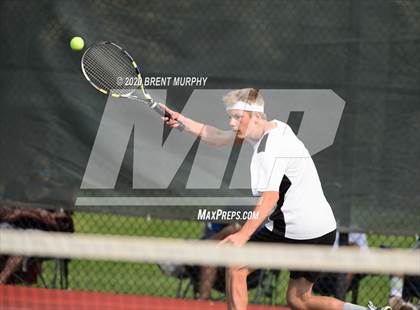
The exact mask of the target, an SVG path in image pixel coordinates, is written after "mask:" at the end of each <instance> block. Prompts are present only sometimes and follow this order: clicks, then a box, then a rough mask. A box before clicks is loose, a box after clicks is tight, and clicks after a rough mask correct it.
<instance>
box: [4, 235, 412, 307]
mask: <svg viewBox="0 0 420 310" xmlns="http://www.w3.org/2000/svg"><path fill="white" fill-rule="evenodd" d="M0 255H2V256H3V257H6V256H8V257H21V256H24V257H26V258H28V257H30V258H31V260H40V261H41V260H42V261H43V265H46V266H47V267H46V268H44V270H43V271H42V273H41V275H44V274H45V273H46V275H44V278H49V279H47V280H43V283H40V282H39V281H38V282H37V283H36V284H35V287H37V288H34V287H32V288H27V287H23V286H14V285H0V296H2V297H1V298H0V308H2V309H38V308H39V309H41V308H42V309H66V310H67V309H207V307H209V308H211V309H225V308H226V305H225V304H224V285H223V283H218V284H217V283H216V282H217V280H215V281H214V282H213V283H212V285H213V289H210V292H207V295H206V296H205V297H206V298H204V299H207V298H211V299H212V301H211V302H210V301H208V300H204V301H203V300H197V298H199V297H200V294H202V293H203V292H204V291H205V289H204V288H203V286H206V285H207V284H206V283H203V281H204V282H206V281H205V280H207V278H218V279H219V282H223V278H224V277H221V279H222V281H220V274H219V273H220V271H223V270H224V268H220V267H218V268H213V269H215V270H216V271H215V274H213V273H211V272H209V271H208V270H210V269H212V267H211V266H221V267H225V266H249V267H252V268H253V269H255V270H256V272H254V273H253V274H251V275H250V276H249V279H248V286H249V288H250V298H249V300H250V302H251V303H254V304H255V305H253V306H250V308H249V309H259V307H260V306H258V305H256V304H261V303H264V304H270V305H272V306H276V307H278V306H281V305H282V304H283V305H284V303H285V300H284V294H285V292H284V289H283V288H282V287H281V285H279V283H280V282H282V281H285V280H287V270H313V271H323V272H328V274H329V275H330V276H331V275H338V274H340V275H346V274H363V275H369V276H372V277H373V276H376V277H383V282H384V283H385V285H384V288H383V290H384V291H385V292H384V295H387V291H388V289H387V288H386V285H387V283H388V280H387V279H388V277H389V275H395V274H398V275H401V276H402V275H407V276H408V275H410V276H415V275H420V251H419V250H412V249H370V250H367V251H363V250H357V249H354V248H351V247H346V248H334V249H330V248H324V247H314V246H293V245H272V244H247V245H245V246H243V247H233V246H229V245H223V246H221V245H218V244H217V243H216V242H214V241H213V242H212V241H204V240H180V239H162V238H139V237H127V236H102V235H87V234H66V233H47V232H40V231H24V230H0ZM63 263H65V266H66V268H62V266H63ZM100 264H105V265H106V266H108V268H104V269H101V270H102V274H101V273H98V272H96V271H95V270H96V269H95V267H96V266H97V265H100ZM114 264H127V265H129V266H130V268H127V269H126V270H127V272H129V273H131V274H132V276H130V277H128V279H129V280H128V281H131V282H132V284H133V287H135V288H137V289H134V290H133V291H128V292H125V291H121V290H120V289H119V288H118V286H120V285H124V283H122V282H121V281H120V280H119V275H118V274H114V273H113V272H114V271H113V268H112V266H113V265H114ZM133 270H136V271H133ZM206 272H209V273H206ZM57 273H59V275H57ZM139 273H142V274H143V275H145V276H144V277H139V276H138V274H139ZM58 276H60V277H66V281H68V283H69V284H68V286H67V285H66V287H62V288H64V289H65V288H71V290H68V289H67V290H63V289H56V290H52V289H45V288H40V287H48V288H51V287H53V288H54V287H57V286H58V287H60V285H53V286H48V285H47V282H48V283H50V282H51V281H48V280H51V279H54V278H55V277H58ZM156 277H163V278H164V279H166V280H165V282H162V281H161V282H159V283H158V282H156ZM103 278H107V279H108V280H107V283H106V284H104V283H103V282H102V281H101V279H103ZM125 279H127V277H125ZM124 281H127V280H124ZM97 283H102V284H100V285H99V284H97ZM334 285H335V288H338V286H339V284H338V282H336V283H335V284H334ZM93 291H95V292H93ZM98 291H100V292H98ZM215 291H216V292H215ZM117 293H118V294H117ZM209 293H212V295H209ZM376 302H377V303H381V304H384V303H386V302H387V300H376ZM261 309H263V308H261ZM264 309H266V308H264Z"/></svg>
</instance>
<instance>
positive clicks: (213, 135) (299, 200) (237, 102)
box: [162, 88, 390, 310]
mask: <svg viewBox="0 0 420 310" xmlns="http://www.w3.org/2000/svg"><path fill="white" fill-rule="evenodd" d="M223 102H224V104H225V106H226V111H227V114H228V116H229V125H230V127H231V129H232V130H231V131H223V130H220V129H218V128H215V127H213V126H210V125H207V124H202V123H199V122H196V121H194V120H192V119H189V118H187V117H186V116H184V115H181V114H179V113H177V112H175V111H172V110H170V109H169V108H167V107H165V106H163V105H162V107H164V108H165V110H166V112H168V113H169V115H170V116H171V117H170V118H169V117H166V118H163V120H164V121H165V122H166V124H167V125H169V126H171V127H173V128H174V127H177V126H178V123H177V121H178V122H181V123H182V124H184V125H185V130H186V131H188V132H191V133H192V134H194V135H196V136H200V137H201V139H202V140H203V141H205V142H207V143H210V144H213V145H224V144H227V143H231V141H232V139H233V138H236V139H237V140H245V141H247V142H249V143H250V144H251V145H252V146H253V148H254V152H253V156H252V160H251V187H252V192H253V194H254V195H255V196H260V197H261V198H260V199H259V202H258V204H257V206H256V207H255V211H257V212H259V215H260V216H259V218H258V219H251V220H248V221H247V222H246V223H245V224H244V226H243V227H242V228H241V229H240V230H239V231H238V232H237V233H234V234H232V235H230V236H228V237H227V238H226V239H224V240H223V241H222V243H230V244H233V245H238V246H241V245H243V244H245V243H246V242H248V241H256V242H281V243H293V244H320V245H329V246H332V245H333V243H334V240H335V236H336V221H335V218H334V215H333V212H332V210H331V207H330V205H329V203H328V201H327V200H326V198H325V196H324V193H323V190H322V187H321V182H320V179H319V176H318V173H317V170H316V168H315V165H314V162H313V161H312V158H311V156H310V154H309V152H308V150H307V149H306V148H305V146H304V144H303V143H302V142H301V141H300V140H299V139H298V138H297V137H296V135H295V134H294V133H293V131H292V129H291V128H290V127H289V126H288V125H287V124H285V123H283V122H280V121H278V120H272V121H268V120H267V117H266V115H265V113H264V100H263V97H262V95H261V94H259V92H258V90H256V89H254V88H246V89H239V90H234V91H231V92H229V93H228V94H227V95H226V96H225V97H224V98H223ZM262 224H264V225H262ZM249 273H250V270H249V269H248V268H247V267H241V268H229V270H228V272H227V277H226V290H227V292H226V295H227V303H228V308H229V309H235V310H241V309H246V307H247V303H248V290H247V284H246V278H247V276H248V274H249ZM318 274H319V273H318V272H302V271H291V272H290V280H289V285H288V289H287V303H288V305H289V306H290V307H291V308H292V309H294V310H322V309H325V310H366V309H368V310H374V309H378V308H377V307H375V306H373V305H372V304H371V303H369V305H368V306H367V307H362V306H358V305H354V304H350V303H345V302H343V301H341V300H338V299H335V298H332V297H324V296H315V295H312V287H313V285H314V282H315V281H316V279H317V277H318ZM381 309H383V310H385V309H390V308H389V307H385V308H381Z"/></svg>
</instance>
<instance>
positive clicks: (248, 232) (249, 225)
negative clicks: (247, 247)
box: [221, 192, 279, 246]
mask: <svg viewBox="0 0 420 310" xmlns="http://www.w3.org/2000/svg"><path fill="white" fill-rule="evenodd" d="M278 200H279V192H263V193H262V195H261V198H260V200H259V201H258V204H257V206H256V207H255V209H254V212H255V213H257V214H258V216H257V218H256V219H249V220H247V221H246V223H245V224H244V226H242V228H241V230H240V231H238V232H237V233H235V234H232V235H230V236H228V237H226V238H225V239H224V240H223V241H222V242H221V243H231V244H233V245H238V246H241V245H243V244H245V243H246V242H247V241H248V240H249V238H250V237H251V236H252V234H253V233H254V232H255V231H256V230H257V228H258V227H260V225H261V224H262V223H263V222H264V221H265V219H266V218H267V217H268V216H269V215H270V213H271V211H272V210H273V208H274V206H275V205H276V204H277V201H278Z"/></svg>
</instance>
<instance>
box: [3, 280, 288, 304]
mask: <svg viewBox="0 0 420 310" xmlns="http://www.w3.org/2000/svg"><path fill="white" fill-rule="evenodd" d="M0 296H1V298H0V308H1V309H3V310H29V309H30V310H76V309H77V310H84V309H86V310H88V309H89V310H91V309H102V310H114V309H115V310H119V309H121V310H123V309H124V310H134V309H147V310H163V309H202V310H206V309H212V310H219V309H220V310H222V309H226V304H225V303H222V302H210V301H197V300H192V299H176V298H165V297H154V296H134V295H122V294H121V295H117V294H110V293H97V292H82V291H63V290H53V289H43V288H29V287H19V286H11V285H1V286H0ZM248 309H250V310H269V309H272V310H274V309H278V310H286V309H288V308H284V307H270V306H263V305H250V306H249V307H248Z"/></svg>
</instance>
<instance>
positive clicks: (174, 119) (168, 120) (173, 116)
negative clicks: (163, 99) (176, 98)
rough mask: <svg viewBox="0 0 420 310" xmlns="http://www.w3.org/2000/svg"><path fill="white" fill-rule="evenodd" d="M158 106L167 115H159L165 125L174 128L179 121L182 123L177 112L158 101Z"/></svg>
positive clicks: (180, 116)
mask: <svg viewBox="0 0 420 310" xmlns="http://www.w3.org/2000/svg"><path fill="white" fill-rule="evenodd" d="M159 105H160V107H161V108H162V109H163V110H164V111H165V113H166V115H167V116H163V117H161V119H162V120H163V121H164V122H165V124H166V125H168V126H169V127H171V128H176V127H178V126H179V122H181V123H182V121H181V119H182V115H181V114H180V113H178V112H175V111H173V110H171V109H169V108H168V107H167V106H166V105H164V104H163V103H159Z"/></svg>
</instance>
